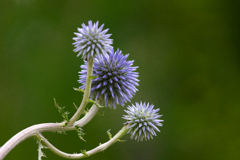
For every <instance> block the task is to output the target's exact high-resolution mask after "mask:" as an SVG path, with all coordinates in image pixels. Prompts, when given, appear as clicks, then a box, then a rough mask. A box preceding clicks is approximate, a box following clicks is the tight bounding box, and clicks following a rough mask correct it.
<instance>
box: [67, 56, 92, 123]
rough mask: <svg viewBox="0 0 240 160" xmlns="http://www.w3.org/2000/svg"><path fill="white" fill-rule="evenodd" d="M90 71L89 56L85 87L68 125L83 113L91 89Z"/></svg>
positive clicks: (90, 59)
mask: <svg viewBox="0 0 240 160" xmlns="http://www.w3.org/2000/svg"><path fill="white" fill-rule="evenodd" d="M92 73H93V57H90V58H89V59H88V67H87V80H86V88H85V91H84V95H83V99H82V102H81V105H80V107H79V108H78V110H77V112H76V113H75V114H74V115H73V117H72V118H71V119H70V120H69V122H68V124H67V125H68V126H72V125H73V123H74V122H75V121H77V120H78V118H79V117H80V116H81V114H82V113H83V111H84V109H85V107H86V105H87V104H88V100H89V95H90V90H91V81H92V78H91V76H92Z"/></svg>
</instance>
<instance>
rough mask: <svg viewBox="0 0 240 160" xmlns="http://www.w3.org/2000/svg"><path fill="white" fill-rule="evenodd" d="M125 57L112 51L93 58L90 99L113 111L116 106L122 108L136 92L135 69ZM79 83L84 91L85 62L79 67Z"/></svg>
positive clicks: (131, 62) (118, 52)
mask: <svg viewBox="0 0 240 160" xmlns="http://www.w3.org/2000/svg"><path fill="white" fill-rule="evenodd" d="M128 56H129V55H128V54H127V55H123V54H122V52H121V51H120V50H119V49H118V50H117V51H116V52H114V49H112V50H111V51H110V52H109V55H100V56H99V57H96V58H95V62H94V64H93V76H96V77H97V78H96V79H93V80H92V88H91V92H90V98H91V99H98V100H99V101H100V104H101V105H105V106H106V107H107V106H109V107H112V106H113V108H114V109H115V108H116V105H117V104H120V105H122V106H124V103H125V102H127V101H130V99H131V98H132V97H133V95H134V94H135V92H136V91H137V88H136V86H138V82H139V80H138V79H137V77H138V72H135V70H136V68H137V67H132V64H133V61H127V60H126V59H127V58H128ZM81 68H82V71H81V72H79V73H80V76H79V77H80V80H79V82H80V83H82V84H83V85H82V86H81V87H80V88H81V89H85V83H86V76H87V61H85V64H84V65H82V66H81Z"/></svg>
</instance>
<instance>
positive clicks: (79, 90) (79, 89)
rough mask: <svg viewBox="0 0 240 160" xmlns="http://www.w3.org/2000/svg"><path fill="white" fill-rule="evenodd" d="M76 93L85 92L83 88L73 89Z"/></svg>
mask: <svg viewBox="0 0 240 160" xmlns="http://www.w3.org/2000/svg"><path fill="white" fill-rule="evenodd" d="M73 89H74V90H75V91H78V92H83V93H84V90H83V89H81V88H73Z"/></svg>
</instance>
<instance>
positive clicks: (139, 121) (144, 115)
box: [123, 102, 163, 141]
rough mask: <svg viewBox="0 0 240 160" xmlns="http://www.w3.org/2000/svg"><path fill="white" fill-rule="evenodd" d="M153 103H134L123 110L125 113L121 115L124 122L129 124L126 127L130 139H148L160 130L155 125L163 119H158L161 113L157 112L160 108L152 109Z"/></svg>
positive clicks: (160, 124) (159, 124)
mask: <svg viewBox="0 0 240 160" xmlns="http://www.w3.org/2000/svg"><path fill="white" fill-rule="evenodd" d="M153 107H154V106H153V105H149V103H147V104H146V103H142V102H141V103H140V104H139V103H136V104H135V105H132V106H129V107H128V108H127V109H128V110H125V112H126V113H127V115H124V116H123V119H126V120H127V122H126V123H125V124H130V126H129V127H128V129H129V130H128V133H130V134H131V139H133V138H134V139H135V140H138V141H139V140H141V141H142V140H143V139H145V140H149V139H150V138H151V139H152V138H153V136H156V132H155V131H158V132H160V130H159V129H158V128H157V126H162V123H161V122H163V120H161V119H159V118H160V117H161V116H162V115H159V114H158V113H157V112H158V111H159V110H160V109H159V108H158V109H153Z"/></svg>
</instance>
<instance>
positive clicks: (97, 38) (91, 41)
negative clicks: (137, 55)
mask: <svg viewBox="0 0 240 160" xmlns="http://www.w3.org/2000/svg"><path fill="white" fill-rule="evenodd" d="M103 26H104V24H102V25H101V26H100V27H99V28H98V21H97V22H96V23H94V24H92V21H88V26H86V25H85V24H82V28H78V32H79V33H76V32H75V33H74V34H75V35H76V36H77V37H74V38H73V40H75V41H76V42H74V43H73V45H74V47H76V48H75V49H74V50H73V51H74V52H79V53H78V55H77V57H78V56H80V55H82V58H83V59H85V60H87V59H89V57H93V58H94V57H95V56H96V55H98V56H99V55H101V54H106V53H107V52H109V51H110V50H111V49H112V46H111V44H112V42H113V40H112V39H109V37H110V36H111V34H106V33H107V31H108V29H105V30H104V31H102V29H103Z"/></svg>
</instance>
